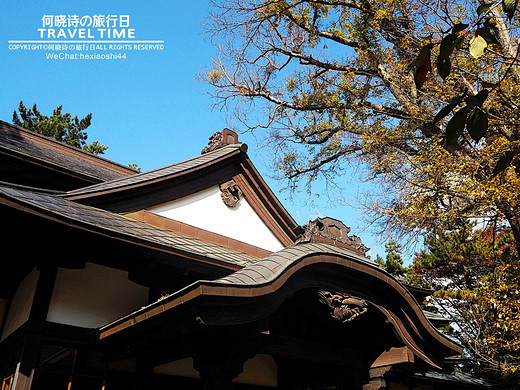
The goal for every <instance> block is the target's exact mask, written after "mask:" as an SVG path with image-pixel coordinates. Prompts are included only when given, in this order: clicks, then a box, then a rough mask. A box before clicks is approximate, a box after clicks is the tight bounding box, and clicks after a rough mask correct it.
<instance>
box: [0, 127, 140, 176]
mask: <svg viewBox="0 0 520 390" xmlns="http://www.w3.org/2000/svg"><path fill="white" fill-rule="evenodd" d="M0 155H1V156H3V157H2V163H3V159H6V158H9V160H7V161H6V162H5V163H6V164H9V167H8V168H9V169H10V170H11V171H12V170H13V168H14V167H13V165H14V162H19V163H28V164H32V166H33V170H34V167H36V166H40V167H42V168H45V169H46V171H47V172H51V171H54V172H56V173H57V174H58V173H59V174H60V175H61V177H62V178H63V177H67V176H68V177H71V178H72V177H74V178H76V179H78V180H81V181H82V182H83V183H84V184H83V185H88V184H94V183H99V182H102V181H106V180H113V179H118V178H122V177H126V176H131V175H134V174H135V173H136V171H135V170H133V169H131V168H129V167H127V166H124V165H121V164H118V163H115V162H113V161H110V160H108V159H105V158H102V157H99V156H95V155H93V154H92V153H88V152H85V151H83V150H80V149H78V148H75V147H72V146H69V145H67V144H64V143H63V142H59V141H56V140H54V139H52V138H49V137H45V136H42V135H40V134H37V133H35V132H33V131H29V130H26V129H23V128H21V127H18V126H16V125H13V124H10V123H7V122H4V121H0ZM5 171H6V172H8V171H9V170H8V169H6V170H5ZM29 173H30V172H27V170H24V171H23V174H29Z"/></svg>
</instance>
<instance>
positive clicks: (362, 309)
mask: <svg viewBox="0 0 520 390" xmlns="http://www.w3.org/2000/svg"><path fill="white" fill-rule="evenodd" d="M318 296H319V297H320V302H321V303H323V304H325V305H327V306H328V307H329V308H330V314H331V316H332V317H333V318H336V319H337V320H340V321H341V322H349V321H352V320H353V319H354V318H356V317H358V316H360V315H361V314H364V313H366V312H367V310H368V304H367V302H366V301H365V300H364V299H360V298H356V297H353V296H352V295H348V294H345V293H337V292H334V293H333V292H330V291H325V290H321V291H320V292H319V293H318Z"/></svg>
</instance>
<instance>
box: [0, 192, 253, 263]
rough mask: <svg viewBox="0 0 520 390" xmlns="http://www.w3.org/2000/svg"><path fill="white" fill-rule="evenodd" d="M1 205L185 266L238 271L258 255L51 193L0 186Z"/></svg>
mask: <svg viewBox="0 0 520 390" xmlns="http://www.w3.org/2000/svg"><path fill="white" fill-rule="evenodd" d="M0 204H3V205H4V206H7V207H9V208H11V209H15V210H18V211H20V212H23V213H28V214H31V215H34V216H36V217H38V218H40V219H44V220H48V221H52V222H55V223H58V224H62V225H66V226H68V227H71V228H73V229H78V234H79V233H80V232H81V231H83V232H89V233H93V234H96V235H99V236H101V237H108V238H111V239H115V240H117V241H120V242H125V243H128V244H131V245H135V246H137V247H140V248H145V249H146V250H147V251H150V252H151V253H152V254H151V256H153V253H154V252H156V253H161V254H166V255H170V256H172V258H174V259H175V261H176V262H178V263H179V264H182V267H187V268H190V267H199V268H200V267H201V266H202V267H209V268H218V269H221V270H223V271H224V270H227V272H224V273H229V272H231V271H236V270H238V269H240V268H242V267H244V266H246V265H248V264H250V263H251V262H254V261H256V258H254V257H252V256H250V255H247V254H246V253H244V252H241V251H237V250H234V249H231V248H227V247H224V246H221V245H217V244H214V243H210V242H205V241H203V240H200V239H197V238H194V237H189V236H186V235H184V234H180V233H175V232H172V231H169V230H166V229H161V228H158V227H156V226H152V225H149V224H147V223H143V222H141V221H136V220H134V219H131V218H127V217H124V216H121V215H118V214H114V213H111V212H108V211H105V210H100V209H97V208H94V207H90V206H85V205H82V204H78V203H75V202H72V201H69V200H66V199H63V198H62V197H60V196H57V195H56V194H55V193H52V192H45V191H35V190H29V189H27V188H23V187H20V186H7V185H4V186H0Z"/></svg>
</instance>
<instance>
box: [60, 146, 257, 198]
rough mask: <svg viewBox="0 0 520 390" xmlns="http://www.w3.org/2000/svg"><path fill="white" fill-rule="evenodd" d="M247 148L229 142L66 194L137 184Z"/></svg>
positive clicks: (72, 194) (85, 192) (73, 194)
mask: <svg viewBox="0 0 520 390" xmlns="http://www.w3.org/2000/svg"><path fill="white" fill-rule="evenodd" d="M246 149H247V145H246V144H243V143H239V144H229V145H226V146H223V147H221V148H219V149H216V150H213V151H211V152H208V153H205V154H201V155H198V156H194V157H190V158H188V159H185V160H182V161H179V162H176V163H173V164H169V165H166V166H164V167H159V168H155V169H152V170H149V171H146V172H140V173H136V174H135V175H132V176H126V177H121V178H117V179H112V180H107V181H104V182H101V183H97V184H93V185H90V186H87V187H82V188H78V189H74V190H71V191H68V192H67V193H66V194H65V196H75V195H82V194H87V193H93V192H96V191H97V189H98V188H101V189H102V188H104V187H107V185H108V186H110V187H111V188H118V187H124V186H125V185H124V184H123V185H121V186H118V185H117V183H125V182H128V185H132V184H135V183H136V182H146V181H149V180H153V179H157V177H158V176H153V174H154V173H157V172H161V171H168V170H171V169H172V168H173V167H176V166H180V165H182V164H186V163H189V162H190V161H194V160H197V159H202V160H211V157H212V156H214V155H217V157H220V155H225V154H227V153H223V151H227V152H228V153H231V152H233V151H235V150H240V151H243V152H245V150H246ZM201 165H202V164H201ZM187 169H189V168H185V169H183V170H181V171H179V172H182V171H184V170H187ZM146 176H151V177H150V178H149V179H144V180H139V178H142V177H146ZM165 176H166V175H165Z"/></svg>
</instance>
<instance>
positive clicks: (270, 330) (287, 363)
mask: <svg viewBox="0 0 520 390" xmlns="http://www.w3.org/2000/svg"><path fill="white" fill-rule="evenodd" d="M0 174H1V175H2V177H1V179H0V180H1V183H0V207H1V210H2V216H3V217H4V222H5V230H6V232H5V233H4V234H3V237H2V240H3V243H4V248H5V249H4V252H3V253H4V256H3V261H2V262H1V267H2V275H3V276H4V282H3V283H2V285H1V287H0V318H1V329H0V333H1V340H0V369H1V370H2V371H1V374H2V379H3V384H2V386H3V387H2V390H11V389H16V390H20V389H26V390H29V389H51V388H52V389H64V390H65V389H68V390H70V389H78V390H80V389H100V390H101V389H106V390H108V389H114V390H115V389H158V388H161V389H162V388H164V389H167V388H172V389H173V388H190V389H232V388H235V389H267V388H279V389H302V390H303V389H364V390H376V389H390V390H400V389H431V390H433V389H441V388H442V389H450V388H453V389H455V388H457V389H458V388H467V389H482V388H488V387H490V386H491V385H490V384H488V383H486V382H484V381H481V380H479V379H478V378H473V377H470V376H468V375H464V374H461V373H459V372H457V371H455V370H454V367H455V365H456V363H457V362H459V361H460V357H459V355H460V354H461V353H462V349H461V347H460V346H459V345H457V344H456V343H455V342H453V341H452V340H450V339H448V338H446V337H445V336H444V335H443V334H442V333H440V332H439V331H438V330H437V329H436V327H435V326H436V325H438V324H440V323H441V322H442V321H443V320H442V319H438V318H433V317H428V318H427V317H426V316H425V313H423V311H422V310H421V308H420V303H421V301H422V300H423V299H424V298H425V297H426V296H427V295H428V293H429V292H428V291H426V290H424V289H420V288H416V287H412V286H405V285H403V284H401V283H400V282H399V281H397V280H396V279H394V278H393V277H392V276H390V275H389V274H387V273H386V272H385V271H384V270H382V269H381V268H379V267H378V266H377V265H376V264H375V263H374V262H373V261H371V260H370V259H369V258H367V257H366V256H365V253H366V251H367V248H366V247H364V245H363V244H362V243H361V240H360V239H359V238H358V237H356V236H354V235H350V229H348V228H347V227H346V226H345V225H344V224H343V223H342V222H340V221H337V220H335V219H332V218H321V219H320V218H318V219H317V220H315V221H310V222H309V223H307V224H306V225H304V226H299V225H298V224H297V223H296V222H295V221H294V219H293V218H292V217H291V216H290V215H289V214H288V212H287V211H286V210H285V208H284V207H283V206H282V204H281V203H280V202H279V200H278V199H277V198H276V196H275V195H274V193H273V192H272V191H271V190H270V189H269V187H268V186H267V184H266V183H265V181H264V180H263V179H262V177H261V176H260V174H259V173H258V171H257V170H256V168H255V167H254V165H253V164H252V162H251V161H250V159H249V157H248V155H247V146H246V145H244V144H241V143H239V141H238V136H237V135H236V134H235V133H234V132H232V131H230V130H228V129H224V130H223V131H222V132H219V133H215V134H214V135H213V136H212V137H211V138H210V142H209V144H208V146H206V147H205V148H204V149H203V150H202V153H201V154H200V155H197V156H195V157H193V158H191V159H188V160H185V161H182V162H179V163H176V164H173V165H170V166H167V167H164V168H159V169H155V170H152V171H149V172H143V173H138V172H135V171H133V170H131V169H129V168H127V167H124V166H121V165H119V164H116V163H114V162H111V161H109V160H106V159H103V158H100V157H96V156H93V155H91V154H88V153H85V152H83V151H80V150H77V149H74V148H71V147H68V146H67V145H63V144H60V143H58V142H56V141H53V140H50V139H48V138H45V137H41V136H39V135H37V134H34V133H31V132H29V131H26V130H24V129H20V128H18V127H16V126H13V125H10V124H7V123H5V122H0Z"/></svg>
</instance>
